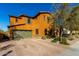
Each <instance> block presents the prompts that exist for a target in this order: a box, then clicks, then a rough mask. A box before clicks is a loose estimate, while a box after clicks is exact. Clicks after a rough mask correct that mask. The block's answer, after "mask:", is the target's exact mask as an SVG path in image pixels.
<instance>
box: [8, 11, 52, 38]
mask: <svg viewBox="0 0 79 59" xmlns="http://www.w3.org/2000/svg"><path fill="white" fill-rule="evenodd" d="M48 17H51V14H50V13H48V12H40V13H38V14H37V15H36V16H34V17H29V16H25V15H21V16H19V17H15V16H10V26H9V29H10V34H12V30H31V31H32V37H35V36H37V34H36V29H38V32H39V34H38V36H40V37H42V36H45V29H47V30H49V29H50V28H51V22H49V20H48ZM28 18H29V19H30V22H31V23H30V24H28Z"/></svg>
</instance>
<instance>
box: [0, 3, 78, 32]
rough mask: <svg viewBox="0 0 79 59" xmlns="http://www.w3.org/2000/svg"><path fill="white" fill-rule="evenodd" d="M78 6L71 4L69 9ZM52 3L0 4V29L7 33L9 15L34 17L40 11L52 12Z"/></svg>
mask: <svg viewBox="0 0 79 59" xmlns="http://www.w3.org/2000/svg"><path fill="white" fill-rule="evenodd" d="M76 5H79V4H74V3H71V4H70V7H73V6H76ZM53 8H54V7H52V3H2V4H1V3H0V29H1V30H4V31H7V29H8V26H9V20H10V19H9V15H14V16H19V15H22V14H26V15H28V16H35V15H36V14H37V13H38V12H40V11H49V12H52V11H53V10H54V9H53Z"/></svg>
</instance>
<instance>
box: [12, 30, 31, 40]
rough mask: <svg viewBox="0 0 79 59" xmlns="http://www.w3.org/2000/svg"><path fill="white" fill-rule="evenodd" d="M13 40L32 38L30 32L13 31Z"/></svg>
mask: <svg viewBox="0 0 79 59" xmlns="http://www.w3.org/2000/svg"><path fill="white" fill-rule="evenodd" d="M13 37H14V39H22V38H30V37H32V31H14V32H13Z"/></svg>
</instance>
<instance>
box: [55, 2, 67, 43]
mask: <svg viewBox="0 0 79 59" xmlns="http://www.w3.org/2000/svg"><path fill="white" fill-rule="evenodd" d="M54 7H55V21H54V29H55V31H56V28H58V30H59V40H58V41H60V43H63V39H62V30H63V27H64V22H65V20H66V19H67V17H68V13H67V11H68V4H67V3H62V4H61V3H56V4H54ZM57 36H58V35H56V37H57ZM64 43H66V44H67V41H66V40H65V42H64Z"/></svg>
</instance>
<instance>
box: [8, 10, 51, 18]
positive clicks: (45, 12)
mask: <svg viewBox="0 0 79 59" xmlns="http://www.w3.org/2000/svg"><path fill="white" fill-rule="evenodd" d="M40 14H50V15H51V13H50V12H49V11H40V12H39V13H37V14H36V15H35V16H27V15H25V14H22V15H20V16H12V15H9V16H10V17H16V18H18V17H22V16H24V17H29V18H35V17H37V16H38V15H40Z"/></svg>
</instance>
